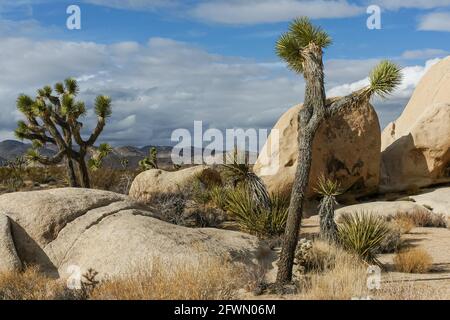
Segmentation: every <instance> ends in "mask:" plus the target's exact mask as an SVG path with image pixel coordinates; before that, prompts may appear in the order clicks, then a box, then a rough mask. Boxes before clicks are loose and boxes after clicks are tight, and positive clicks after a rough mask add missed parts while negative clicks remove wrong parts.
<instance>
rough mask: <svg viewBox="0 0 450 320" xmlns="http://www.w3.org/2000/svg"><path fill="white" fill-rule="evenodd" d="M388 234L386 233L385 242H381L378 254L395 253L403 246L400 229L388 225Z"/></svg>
mask: <svg viewBox="0 0 450 320" xmlns="http://www.w3.org/2000/svg"><path fill="white" fill-rule="evenodd" d="M388 229H389V231H388V233H386V235H385V237H384V239H383V241H381V243H380V245H379V247H378V249H377V250H376V252H377V253H394V252H397V251H398V250H399V249H400V248H401V247H402V246H403V244H404V243H403V240H402V231H401V229H400V227H399V226H398V225H396V224H394V223H389V224H388Z"/></svg>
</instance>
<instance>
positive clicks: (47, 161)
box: [35, 150, 66, 166]
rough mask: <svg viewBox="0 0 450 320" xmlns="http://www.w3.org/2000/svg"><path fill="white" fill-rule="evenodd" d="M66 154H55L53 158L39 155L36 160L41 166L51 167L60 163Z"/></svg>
mask: <svg viewBox="0 0 450 320" xmlns="http://www.w3.org/2000/svg"><path fill="white" fill-rule="evenodd" d="M65 154H66V151H65V150H61V151H59V152H58V153H57V154H55V155H54V156H53V157H45V156H42V155H39V156H37V157H36V158H35V160H36V161H37V162H39V163H40V164H43V165H46V166H50V165H55V164H58V163H60V162H61V161H62V159H63V157H64V155H65Z"/></svg>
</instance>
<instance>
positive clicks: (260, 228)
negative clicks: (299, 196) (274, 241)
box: [226, 187, 289, 238]
mask: <svg viewBox="0 0 450 320" xmlns="http://www.w3.org/2000/svg"><path fill="white" fill-rule="evenodd" d="M288 209H289V201H287V198H286V197H285V196H283V195H279V194H272V195H271V196H270V198H269V207H268V208H265V207H263V206H261V205H259V204H258V203H257V202H255V201H254V198H253V196H252V194H251V191H249V190H248V189H247V188H245V187H238V188H235V189H233V190H230V191H229V192H228V196H227V205H226V210H227V212H228V213H229V214H230V215H231V216H232V217H233V218H234V219H235V220H236V221H237V222H238V224H239V226H240V228H241V229H242V230H244V231H247V232H249V233H251V234H255V235H257V236H258V237H261V238H266V237H273V236H277V235H280V234H282V233H283V232H284V228H285V227H286V219H287V214H288Z"/></svg>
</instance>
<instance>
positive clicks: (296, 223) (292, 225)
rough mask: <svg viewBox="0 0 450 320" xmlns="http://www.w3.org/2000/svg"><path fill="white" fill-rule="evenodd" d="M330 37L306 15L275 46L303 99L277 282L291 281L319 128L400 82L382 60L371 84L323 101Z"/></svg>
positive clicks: (394, 68)
mask: <svg viewBox="0 0 450 320" xmlns="http://www.w3.org/2000/svg"><path fill="white" fill-rule="evenodd" d="M331 42H332V41H331V38H330V37H329V35H328V34H327V33H326V32H325V31H323V30H322V29H321V28H320V27H317V26H314V25H313V24H312V23H311V22H310V21H309V19H308V18H298V19H295V20H294V21H293V22H292V23H291V25H290V27H289V31H288V32H287V33H285V34H283V35H282V36H281V37H280V39H279V40H278V42H277V44H276V51H277V54H278V55H279V56H280V57H281V58H282V59H283V60H285V61H286V62H287V64H288V66H289V68H290V69H292V70H293V71H295V72H297V73H299V74H302V75H303V77H304V79H305V82H306V88H305V100H304V105H303V108H301V110H300V111H299V114H298V146H299V147H298V148H299V149H298V165H297V169H296V173H295V178H294V183H293V188H292V194H291V202H290V206H289V214H288V220H287V225H286V231H285V236H284V238H283V245H282V251H281V255H280V261H279V269H278V274H277V284H278V285H283V284H286V283H288V282H290V281H291V279H292V267H293V263H294V255H295V249H296V247H297V242H298V236H299V231H300V224H301V217H302V212H303V201H304V199H305V193H306V190H307V187H308V180H309V174H310V170H311V162H312V146H313V140H314V136H315V134H316V132H317V129H318V128H319V126H320V125H321V124H322V123H323V122H324V121H328V119H330V118H331V117H333V115H335V114H336V113H338V112H340V111H342V110H345V109H350V108H358V106H359V105H362V104H363V103H365V102H368V101H369V100H370V99H371V97H373V96H374V95H379V96H386V95H388V94H390V93H391V92H392V91H393V90H394V89H395V87H396V86H397V85H399V84H400V82H401V73H400V69H399V67H398V66H396V65H395V64H393V63H391V62H389V61H382V62H381V63H380V64H379V65H378V66H376V67H375V68H374V69H373V70H372V72H371V74H370V77H369V80H370V84H369V85H368V86H366V87H364V88H362V89H360V90H358V91H356V92H354V93H352V94H350V95H348V96H346V97H342V98H339V99H333V100H327V99H326V96H325V88H324V70H323V49H324V48H326V47H328V46H329V45H330V44H331Z"/></svg>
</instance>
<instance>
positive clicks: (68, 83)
mask: <svg viewBox="0 0 450 320" xmlns="http://www.w3.org/2000/svg"><path fill="white" fill-rule="evenodd" d="M64 85H65V87H66V91H67V93H68V94H71V95H77V94H78V92H79V91H80V88H79V86H78V82H77V80H75V79H74V78H67V79H66V80H64Z"/></svg>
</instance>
